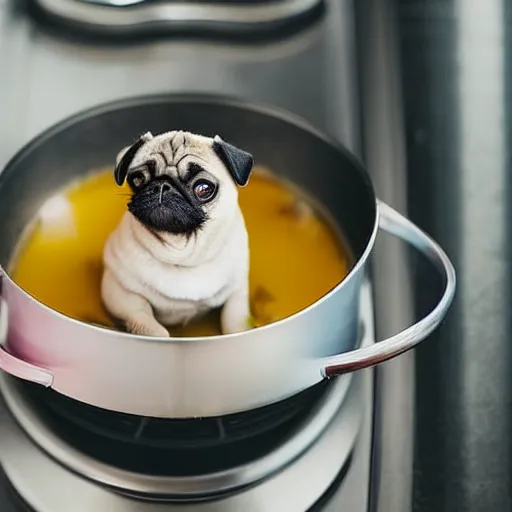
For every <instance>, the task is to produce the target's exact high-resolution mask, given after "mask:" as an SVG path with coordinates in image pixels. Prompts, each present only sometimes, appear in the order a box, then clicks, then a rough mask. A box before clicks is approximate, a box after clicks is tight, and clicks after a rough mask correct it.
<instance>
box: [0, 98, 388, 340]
mask: <svg viewBox="0 0 512 512" xmlns="http://www.w3.org/2000/svg"><path fill="white" fill-rule="evenodd" d="M161 102H166V103H186V102H190V103H192V102H195V103H209V104H210V105H219V106H227V107H234V108H238V109H243V110H246V111H251V112H254V113H258V114H264V115H266V116H269V117H273V118H275V119H279V120H281V121H284V122H286V123H288V124H291V125H294V126H295V127H297V128H299V129H301V130H303V131H306V132H308V133H309V134H310V135H312V136H314V137H316V138H317V139H320V140H322V141H323V142H325V143H326V144H329V145H330V146H331V147H333V148H334V149H336V150H337V151H338V152H340V153H341V154H342V155H343V156H344V157H345V158H347V159H348V160H349V161H350V163H351V164H352V165H353V166H354V168H355V169H356V170H357V171H358V172H359V174H360V176H361V179H363V180H364V181H365V183H366V186H367V187H368V189H369V191H370V192H371V194H372V196H373V198H374V205H375V219H374V223H373V229H372V233H371V235H370V237H369V239H368V242H367V243H366V247H365V249H364V251H363V253H362V254H361V256H360V257H359V258H358V259H357V261H356V262H355V264H354V265H353V266H352V268H351V269H350V271H349V272H348V274H347V275H346V276H345V277H344V278H343V279H342V280H341V281H340V282H339V283H338V284H337V285H336V286H334V287H333V288H331V289H330V290H329V291H328V292H326V293H325V294H324V295H322V296H321V297H320V298H319V299H317V300H316V301H315V302H313V303H312V304H310V305H309V306H307V307H305V308H303V309H301V310H300V311H297V312H296V313H294V314H292V315H290V316H287V317H286V318H283V319H281V320H278V321H276V322H272V323H269V324H266V325H262V326H260V327H255V328H252V329H250V330H248V331H242V332H237V333H232V334H217V335H214V336H193V337H192V336H191V337H172V336H171V337H166V338H161V337H156V336H147V335H136V334H131V333H128V332H124V331H119V330H112V329H109V328H106V327H101V326H98V325H94V324H88V323H87V322H82V321H81V320H78V319H76V318H73V317H71V316H68V315H65V314H64V313H61V312H59V311H57V310H56V309H53V308H51V307H50V306H47V305H46V304H44V302H41V301H40V300H38V299H37V298H36V297H34V296H33V295H31V294H30V293H28V292H27V291H25V290H24V289H23V288H22V287H21V286H19V285H18V284H16V282H15V281H14V280H13V279H12V278H11V277H10V276H9V274H8V273H7V271H6V270H5V269H4V268H2V266H1V265H0V283H1V279H2V277H4V278H5V279H7V281H8V282H9V284H10V285H11V286H13V287H14V288H16V289H17V290H18V291H19V292H21V293H22V294H23V295H24V296H25V297H26V298H27V299H29V300H31V301H32V302H35V303H36V304H37V305H38V306H39V307H41V308H42V309H43V310H45V311H47V312H48V313H51V314H53V315H55V316H57V317H59V318H61V319H62V320H65V321H67V322H70V323H74V324H76V325H78V326H80V327H83V328H89V329H92V330H93V331H96V332H98V333H101V334H104V335H107V336H112V335H116V336H118V337H120V338H126V339H127V340H132V341H135V340H137V341H147V342H153V343H190V342H203V341H211V342H214V341H219V340H226V339H240V338H242V337H244V336H247V335H248V334H250V333H254V332H258V333H259V332H264V331H267V330H269V329H272V328H276V327H278V326H281V325H284V324H286V323H289V322H291V321H293V320H294V319H296V318H298V317H300V316H303V315H305V314H306V313H308V312H309V311H311V310H313V309H314V308H316V307H317V306H319V305H320V304H322V303H323V302H326V301H327V300H329V299H330V298H331V297H332V296H333V295H334V294H335V293H337V292H338V291H339V290H341V289H342V288H343V287H347V286H348V283H349V282H350V281H352V280H353V279H354V276H355V275H356V274H358V273H359V271H360V269H361V268H362V267H363V266H364V265H365V263H366V261H367V259H368V257H369V255H370V253H371V251H372V249H373V246H374V244H375V239H376V237H377V232H378V230H379V202H378V199H377V197H376V195H375V189H374V187H373V183H372V181H371V179H370V176H369V175H368V173H367V171H366V169H365V168H364V166H363V165H362V163H361V161H360V160H359V159H358V158H357V157H356V156H355V155H354V154H353V153H351V152H350V151H349V150H348V149H346V148H345V147H344V146H342V145H341V143H339V142H338V141H337V140H336V139H334V138H333V137H331V136H330V135H328V134H326V133H324V132H323V131H322V130H320V129H318V128H316V127H315V126H314V125H312V124H311V123H310V122H309V121H307V120H306V119H304V118H303V117H302V116H299V115H297V114H294V113H293V112H290V111H288V110H286V109H283V108H280V107H275V106H273V105H270V104H267V103H263V102H253V101H248V100H244V99H240V98H237V97H234V96H227V95H220V94H203V93H159V94H148V95H142V96H131V97H127V98H123V99H119V100H113V101H108V102H104V103H100V104H98V105H96V106H93V107H90V108H87V109H83V110H80V111H79V112H76V113H75V114H72V115H70V116H68V117H66V118H64V119H62V120H61V121H58V122H57V123H54V124H52V125H51V126H49V127H48V128H46V129H45V130H43V131H42V132H40V133H39V134H38V135H36V136H34V137H33V138H32V139H30V140H29V141H28V142H26V143H25V144H24V145H23V146H22V147H21V148H20V149H18V151H17V152H16V153H15V154H14V155H13V156H12V157H11V158H10V159H9V160H8V161H7V163H6V164H5V166H4V167H3V169H2V170H0V189H1V185H2V182H3V181H4V180H5V179H6V177H8V176H9V175H10V173H11V172H12V171H13V169H15V167H16V165H18V162H19V161H20V160H22V159H23V158H24V157H25V154H26V153H27V152H30V151H34V150H35V149H37V148H38V147H40V146H41V145H43V144H44V143H46V142H47V141H48V139H50V138H51V137H53V136H55V135H58V134H59V133H61V132H62V131H64V130H65V129H66V128H68V127H72V126H74V125H76V124H77V123H79V122H82V121H86V120H88V119H91V118H94V117H97V116H100V115H103V114H107V113H112V112H115V111H117V110H121V109H123V108H128V107H138V106H141V107H142V106H145V105H151V104H158V103H161ZM341 228H343V227H342V226H341ZM0 294H1V287H0Z"/></svg>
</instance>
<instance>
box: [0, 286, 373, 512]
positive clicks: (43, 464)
mask: <svg viewBox="0 0 512 512" xmlns="http://www.w3.org/2000/svg"><path fill="white" fill-rule="evenodd" d="M362 301H363V304H362V308H361V314H362V321H363V323H364V325H365V329H364V333H365V335H364V340H363V342H362V343H363V345H365V346H366V345H368V344H371V343H373V342H374V330H373V309H372V301H371V289H370V287H369V286H365V287H364V291H363V293H362ZM372 381H373V375H372V372H371V370H365V371H361V372H358V373H356V374H354V375H353V376H352V377H351V380H350V385H349V386H347V387H346V386H345V383H346V384H348V383H349V382H348V380H347V381H345V383H342V382H341V381H340V383H338V384H336V387H337V389H336V390H334V394H333V395H332V398H333V399H332V400H331V399H329V400H327V401H326V403H325V404H324V405H325V406H326V407H327V408H328V409H329V408H331V407H336V406H337V407H336V411H335V414H334V417H332V416H333V415H332V411H326V413H327V414H328V415H329V416H331V418H332V419H331V421H330V422H329V423H328V425H327V426H326V428H324V429H323V431H321V432H317V434H319V437H318V438H317V440H316V442H314V443H313V444H312V445H311V446H310V448H309V449H308V450H307V451H305V452H304V453H303V454H302V456H301V457H298V458H296V460H294V461H292V462H291V463H290V464H288V465H287V466H286V467H285V468H284V469H282V470H281V471H280V472H279V473H277V474H275V475H274V476H273V477H272V478H268V479H265V480H263V481H261V482H260V483H259V484H257V485H255V486H253V487H250V488H248V489H246V490H243V491H241V492H239V493H236V494H234V495H231V496H227V497H221V498H219V499H217V500H213V501H208V502H201V503H194V504H187V505H186V507H184V505H182V504H172V503H168V504H163V503H159V504H155V503H151V502H144V501H140V500H134V499H130V498H128V497H126V496H122V495H119V494H115V493H114V492H112V491H111V490H107V489H105V488H104V487H102V486H100V485H98V484H97V483H94V482H92V481H91V480H95V479H97V476H98V469H99V465H98V464H95V461H92V460H89V461H87V464H86V465H85V466H82V467H77V465H76V464H72V467H73V469H75V470H77V469H78V470H79V473H75V472H71V471H68V470H67V469H65V467H63V466H61V465H59V464H58V463H56V462H55V459H54V457H56V459H57V460H59V461H62V454H64V455H65V457H66V458H67V459H68V460H67V461H64V462H65V463H64V466H66V465H68V463H69V460H70V458H74V457H75V458H76V457H78V458H81V459H82V461H83V460H85V459H86V458H85V457H83V456H80V455H79V454H78V453H75V451H74V449H73V447H71V446H67V447H65V446H64V445H63V443H62V441H59V440H58V439H56V438H54V436H53V435H52V433H51V431H50V430H49V429H48V428H47V427H45V426H44V425H41V424H40V420H39V419H38V417H37V413H35V411H33V410H31V408H30V407H28V406H27V404H26V402H25V400H24V398H23V395H22V394H20V393H19V392H18V391H17V388H16V386H15V385H13V381H12V378H9V377H3V378H2V380H1V383H0V388H1V390H2V393H3V396H4V397H5V399H6V401H7V404H8V405H9V407H11V406H12V407H13V408H12V409H11V410H12V413H13V415H14V417H15V418H16V419H17V420H18V421H20V423H19V424H18V423H16V421H14V419H13V417H11V416H10V415H9V414H8V413H6V412H5V411H4V412H3V413H2V415H0V464H1V465H2V467H3V469H4V471H5V472H6V474H7V476H8V477H9V479H10V480H11V482H12V483H13V484H14V486H15V488H16V489H17V490H18V492H19V493H20V494H21V495H22V496H23V497H24V499H25V500H26V501H27V502H28V504H29V505H31V506H32V507H33V508H34V509H35V510H36V511H37V512H60V511H61V510H62V511H68V510H73V511H76V512H82V511H84V512H85V511H87V512H89V511H90V510H102V511H103V510H108V511H109V512H117V511H118V510H122V511H123V512H124V511H126V512H130V511H137V512H154V511H156V510H162V511H164V510H165V511H167V510H169V511H172V510H182V509H183V508H186V509H187V510H193V511H197V512H203V511H205V512H206V511H208V512H214V511H222V512H228V511H231V510H233V511H237V512H238V511H240V510H244V511H245V510H247V511H251V512H268V511H269V510H282V511H283V512H299V511H300V512H302V511H304V510H308V508H309V507H311V506H312V505H313V504H314V503H315V502H316V501H317V500H318V498H319V497H320V496H322V494H323V493H324V492H325V491H326V490H327V489H328V487H329V485H330V484H331V482H333V480H334V479H335V478H336V475H337V474H338V473H339V472H340V470H341V469H342V468H343V466H344V464H345V463H347V461H348V460H349V458H350V457H352V458H354V459H359V460H356V462H354V463H353V464H354V465H357V468H356V469H357V471H356V475H355V476H357V477H358V478H359V479H361V480H360V481H357V479H356V481H353V484H354V487H353V488H352V489H351V490H350V492H349V493H342V494H343V496H340V497H339V500H343V501H342V502H344V503H346V504H352V505H357V507H359V508H357V509H350V510H351V511H352V510H365V508H366V502H367V499H368V487H367V476H368V472H369V451H370V425H371V410H372V408H371V403H372V400H371V396H372ZM340 399H341V404H340ZM27 434H28V438H27ZM29 438H30V439H29ZM33 441H35V443H34V442H33ZM59 443H60V445H61V446H56V445H59ZM39 447H41V448H42V449H43V451H41V450H40V449H39ZM56 448H57V450H56ZM46 450H47V451H48V453H49V455H50V456H48V455H47V454H46V453H44V451H46ZM59 452H62V453H59ZM359 452H360V453H359ZM280 455H281V456H282V453H281V454H280ZM262 463H264V461H263V460H262V461H258V462H257V463H256V464H262ZM351 465H352V463H351ZM312 468H313V470H312ZM245 469H247V468H238V471H239V472H240V475H242V474H243V472H244V470H245ZM102 470H103V471H104V472H105V471H110V475H109V476H110V479H109V483H112V480H116V478H118V477H119V473H118V474H117V475H116V470H115V469H114V468H103V469H102ZM78 475H82V476H83V477H85V478H82V476H78ZM127 477H128V478H127ZM206 478H209V476H206V475H205V479H206ZM123 479H125V480H124V484H123V486H124V487H126V486H127V485H133V484H135V485H136V486H137V487H138V490H142V491H143V492H145V493H150V492H151V491H153V490H154V489H155V480H156V479H154V478H150V477H144V476H143V475H135V474H133V475H124V476H123ZM352 480H354V477H352ZM304 482H307V485H300V483H304ZM365 482H366V484H365ZM168 483H169V484H170V482H168ZM183 483H184V484H185V481H184V482H183ZM298 484H299V485H298ZM343 485H344V482H342V484H341V486H343ZM171 486H172V484H170V485H169V488H168V489H170V488H171ZM158 487H159V491H165V486H164V483H163V482H160V485H158ZM193 488H194V483H193V482H192V481H190V482H189V485H188V489H187V490H188V491H190V490H192V489H193ZM57 489H61V491H60V492H57ZM63 490H64V492H63ZM342 502H340V501H337V505H336V507H334V504H333V502H331V505H330V506H332V507H334V508H332V510H336V509H337V506H339V505H340V503H342ZM327 510H329V508H327ZM338 510H339V509H338Z"/></svg>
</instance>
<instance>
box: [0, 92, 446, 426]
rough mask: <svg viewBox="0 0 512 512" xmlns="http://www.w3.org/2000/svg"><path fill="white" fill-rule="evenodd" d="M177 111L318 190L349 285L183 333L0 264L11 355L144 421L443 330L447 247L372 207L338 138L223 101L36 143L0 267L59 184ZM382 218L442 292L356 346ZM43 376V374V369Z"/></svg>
mask: <svg viewBox="0 0 512 512" xmlns="http://www.w3.org/2000/svg"><path fill="white" fill-rule="evenodd" d="M171 119H172V123H174V125H177V126H179V127H180V128H183V129H187V130H189V131H192V132H195V133H205V134H208V133H213V132H214V131H215V132H217V133H221V134H222V136H223V138H225V139H226V140H229V141H232V142H233V143H235V144H236V145H238V147H243V148H247V149H248V150H249V151H250V152H251V153H252V154H253V155H254V156H255V159H256V161H257V162H259V164H260V165H263V166H264V167H267V168H269V169H272V170H275V172H276V173H278V174H279V175H281V176H284V177H286V178H287V179H290V180H292V181H293V182H294V183H295V184H297V185H298V186H299V187H301V188H302V189H303V190H305V191H307V192H309V193H310V194H311V195H312V197H314V198H315V199H316V200H317V201H319V202H320V204H321V205H322V207H323V208H325V209H326V211H327V212H328V213H329V216H330V217H331V218H332V219H333V220H334V222H335V223H336V224H337V225H338V226H341V227H342V229H343V231H344V234H345V235H346V237H347V240H348V243H349V245H350V246H351V249H352V251H353V253H354V255H355V258H356V261H355V264H354V265H353V267H352V268H351V270H350V272H349V274H348V275H347V276H346V277H345V278H344V279H343V281H342V282H341V283H340V284H338V285H337V286H336V287H335V288H333V289H332V290H331V291H329V292H328V293H326V294H325V295H324V296H323V297H321V298H320V299H319V300H317V301H316V302H315V303H314V304H312V305H311V306H308V307H307V308H305V309H303V310H302V311H300V312H298V313H296V314H294V315H291V316H289V317H287V318H285V319H283V320H279V321H277V322H273V323H272V324H269V325H265V326H263V327H259V328H256V329H251V330H249V331H246V332H242V333H236V334H231V335H222V336H209V337H206V338H201V337H194V338H187V340H186V342H184V340H183V339H182V338H153V337H149V336H140V335H139V336H134V335H130V334H127V333H124V332H119V331H114V330H111V329H105V328H101V327H95V326H92V325H88V324H86V323H83V322H79V321H77V320H75V319H72V318H69V317H67V316H65V315H63V314H61V313H58V312H56V311H54V310H52V309H51V308H49V307H48V306H46V305H44V304H42V303H40V302H39V301H37V300H36V299H35V298H33V297H31V296H30V295H29V294H28V293H27V292H25V291H24V290H23V289H21V288H20V287H18V286H17V285H16V284H15V282H14V281H13V280H12V279H11V278H10V277H9V275H8V273H6V272H4V282H3V290H2V295H3V296H4V298H5V303H6V304H7V306H8V307H7V311H8V336H7V343H6V347H5V351H6V352H9V353H10V354H11V355H12V356H16V357H17V358H18V359H19V360H21V361H26V362H28V363H31V364H32V365H35V366H37V367H39V368H41V369H42V370H47V371H49V372H50V373H51V374H52V376H53V378H52V380H51V383H50V385H51V387H52V388H53V389H55V390H56V391H58V392H60V393H62V394H64V395H66V396H69V397H72V398H75V399H78V400H80V401H83V402H86V403H88V404H91V405H96V406H98V407H102V408H104V409H110V410H113V411H120V412H127V413H132V414H139V415H142V416H156V417H196V416H217V415H223V414H229V413H233V412H238V411H243V410H248V409H251V408H255V407H259V406H262V405H266V404H269V403H273V402H276V401H278V400H281V399H284V398H287V397H289V396H291V395H292V394H294V393H297V392H299V391H302V390H303V389H305V388H307V387H309V386H311V385H313V384H315V383H317V382H319V381H320V380H321V379H322V378H324V377H325V376H334V375H336V374H339V373H344V372H347V371H353V370H357V369H361V368H364V367H368V366H370V365H375V364H379V363H381V362H383V361H386V360H388V359H391V358H393V357H396V356H397V355H401V354H402V353H403V352H405V351H406V350H409V349H410V348H412V347H414V346H416V345H417V344H418V343H419V342H420V341H422V340H423V339H424V338H425V337H426V336H427V335H428V334H430V333H431V332H432V331H433V330H434V329H435V328H436V327H437V326H438V325H439V323H440V322H441V320H442V319H443V318H444V316H445V315H446V313H447V311H448V308H449V306H450V303H451V301H452V299H453V294H454V291H455V271H454V269H453V267H452V265H451V263H450V261H449V259H448V258H447V256H446V255H445V254H444V252H443V250H442V249H441V248H440V247H439V246H438V245H437V244H436V243H435V242H434V241H433V240H432V239H431V238H429V237H428V236H427V235H426V234H424V233H423V232H422V231H421V230H419V229H418V228H417V227H416V226H414V225H413V224H412V223H410V222H409V221H407V219H405V218H404V217H402V216H401V215H400V214H398V213H397V212H396V211H394V210H393V209H392V208H391V207H389V206H387V205H385V204H383V203H378V205H377V204H376V200H375V197H374V195H373V190H372V187H371V184H370V183H369V181H368V178H367V176H366V175H365V174H364V172H362V171H361V169H360V168H359V166H358V165H357V163H356V162H355V161H354V159H353V158H352V157H351V156H350V155H348V154H346V153H345V152H344V150H343V148H341V147H338V146H337V144H336V143H335V142H333V141H330V140H329V139H328V138H326V137H325V136H323V135H322V134H321V133H319V132H318V131H316V130H315V129H314V128H313V127H311V126H308V125H307V124H306V123H305V122H304V121H303V120H300V119H295V118H294V117H292V116H290V115H289V114H285V113H280V112H277V111H275V110H271V109H268V108H266V107H261V106H258V105H252V104H249V103H245V102H240V101H236V102H235V101H233V100H226V99H223V98H218V99H217V98H211V97H204V96H195V95H189V96H182V95H175V96H152V97H144V98H138V99H133V100H128V101H122V102H114V103H111V104H108V105H105V106H102V107H99V108H98V109H93V110H90V111H88V112H86V113H83V114H79V115H78V116H76V117H73V118H71V119H68V120H66V121H64V122H63V123H61V124H59V125H58V126H56V127H54V128H52V129H50V130H49V131H48V132H46V133H44V134H43V135H42V136H41V137H40V138H36V139H35V140H34V141H33V142H32V143H31V144H29V145H28V146H27V147H25V148H23V149H22V150H21V152H20V153H18V154H17V155H16V156H15V157H14V158H13V160H11V162H9V164H8V165H7V166H6V168H5V169H4V171H3V173H2V175H1V179H0V195H1V196H2V197H3V199H2V200H0V217H2V216H4V215H7V214H8V215H10V217H11V222H10V223H9V224H8V225H1V226H0V228H1V229H0V233H1V234H2V238H3V240H4V246H3V248H2V250H1V251H0V263H1V264H3V265H4V266H5V267H7V265H8V262H9V261H10V258H12V255H13V254H14V252H15V248H16V245H17V242H18V239H19V237H20V236H21V233H22V232H23V230H24V229H25V226H26V224H27V223H28V222H29V220H31V218H32V217H33V216H34V215H36V214H37V211H38V206H39V205H41V204H43V203H44V202H45V201H47V200H48V198H49V197H51V196H52V195H53V194H54V193H55V192H54V191H55V189H56V188H60V187H62V186H64V185H66V184H68V183H70V182H72V181H75V180H76V179H78V178H79V177H81V176H83V175H84V174H85V173H87V172H90V170H91V169H101V168H104V167H105V166H106V165H108V162H109V161H110V159H111V158H112V156H111V155H114V154H116V152H117V150H118V148H119V147H122V146H123V141H124V140H130V139H131V138H132V137H133V133H141V132H143V131H146V130H148V129H150V130H151V131H152V132H160V131H164V130H166V129H169V122H170V120H171ZM274 138H279V140H280V143H279V145H278V146H276V145H273V144H272V142H271V141H272V140H273V139H274ZM315 166H317V171H316V173H315V175H312V174H311V168H313V167H315ZM320 171H321V173H320ZM43 176H44V179H41V178H42V177H43ZM19 183H24V186H23V187H20V186H19ZM377 206H378V209H377ZM379 211H380V217H379ZM356 219H357V220H356ZM378 227H380V228H382V229H384V230H385V231H388V232H390V233H392V234H394V235H395V236H398V237H400V238H401V239H403V240H404V241H406V242H408V243H409V244H411V245H412V246H413V247H415V248H416V249H417V250H419V251H420V252H421V253H423V254H424V255H425V256H426V257H427V258H428V259H429V260H430V261H431V262H432V263H433V264H434V265H435V266H436V267H437V270H438V272H440V273H441V275H442V278H443V282H444V285H445V290H444V292H443V295H442V297H441V299H440V301H439V303H438V305H437V306H436V307H435V308H434V309H433V310H432V312H431V313H429V314H428V315H427V316H425V317H424V318H423V319H422V320H420V321H418V322H417V323H416V324H414V325H413V326H411V327H409V328H407V329H405V330H404V331H402V332H401V333H399V334H397V335H395V336H393V337H391V338H390V339H388V340H385V341H383V342H381V343H378V344H376V345H374V346H373V347H370V348H367V349H360V350H353V349H354V348H355V347H356V344H357V329H358V324H357V317H358V309H359V301H358V296H359V290H360V286H361V283H362V278H363V275H364V269H365V264H366V261H367V259H368V257H369V255H370V253H371V251H372V248H373V244H374V241H375V237H376V233H377V228H378ZM16 229H18V230H19V231H18V236H16V233H15V230H16ZM70 340H72V341H70ZM0 350H1V349H0ZM343 353H345V354H343ZM335 354H336V355H335ZM339 354H342V355H339ZM2 360H3V361H4V362H6V361H7V362H8V363H9V366H8V367H7V366H4V367H3V368H2V369H3V370H4V371H7V370H8V369H9V368H12V367H13V363H12V359H11V360H7V356H6V355H4V356H3V359H1V360H0V363H1V362H2ZM149 369H150V370H149ZM15 370H16V372H17V375H18V376H20V377H22V378H25V379H26V380H30V377H32V376H33V375H34V373H35V370H34V368H33V367H29V368H28V372H27V373H26V374H24V373H23V367H22V363H21V362H19V363H18V365H17V366H15ZM148 370H149V371H148ZM41 373H42V372H41ZM36 377H37V379H38V381H40V380H41V377H45V375H36ZM47 382H48V381H44V384H47Z"/></svg>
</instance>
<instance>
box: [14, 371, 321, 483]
mask: <svg viewBox="0 0 512 512" xmlns="http://www.w3.org/2000/svg"><path fill="white" fill-rule="evenodd" d="M20 387H21V388H22V390H23V394H24V395H25V396H26V398H27V399H28V401H29V403H30V405H31V407H33V408H34V409H36V410H37V412H38V414H39V415H40V417H41V418H42V419H43V421H44V422H45V423H46V424H48V425H49V426H50V427H51V429H52V430H53V431H54V432H55V433H56V434H57V435H58V436H59V437H60V438H62V439H63V440H64V441H65V442H67V443H69V444H70V445H71V446H73V447H74V448H76V449H77V450H79V451H81V452H82V453H84V454H86V455H88V456H91V457H93V458H94V459H96V460H99V461H101V462H104V463H106V464H108V465H111V466H114V467H119V468H121V469H124V470H128V471H134V472H137V473H144V474H149V475H158V476H190V475H201V474H205V473H211V472H214V471H222V470H225V469H228V468H232V467H235V466H238V465H241V464H245V463H247V462H250V461H252V460H254V459H256V458H259V457H261V456H263V455H265V454H267V453H269V452H271V451H272V450H273V449H275V448H276V447H277V446H279V445H280V444H281V443H282V442H283V441H284V440H285V439H287V437H289V436H290V435H291V434H292V432H293V431H294V430H296V429H297V428H298V427H299V426H300V425H301V423H302V422H303V421H304V420H305V419H306V418H307V416H308V415H309V414H310V412H311V409H312V408H313V407H314V405H315V404H317V403H318V402H319V401H321V399H322V397H323V396H324V395H325V394H326V392H327V391H328V389H330V387H331V385H330V384H329V383H328V382H327V381H324V382H321V383H319V384H317V385H316V386H314V387H312V388H310V389H307V390H305V391H303V392H301V393H299V394H297V395H295V396H292V397H290V398H288V399H286V400H283V401H281V402H278V403H275V404H272V405H268V406H265V407H260V408H258V409H253V410H251V411H247V412H242V413H237V414H230V415H226V416H222V417H214V418H197V419H162V418H149V417H141V416H136V415H130V414H124V413H119V412H112V411H108V410H104V409H99V408H97V407H93V406H90V405H87V404H83V403H81V402H77V401H75V400H73V399H70V398H67V397H65V396H63V395H60V394H59V393H56V392H55V391H52V390H50V389H46V388H43V387H41V386H38V385H36V384H31V383H27V382H20Z"/></svg>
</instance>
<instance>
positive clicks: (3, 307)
mask: <svg viewBox="0 0 512 512" xmlns="http://www.w3.org/2000/svg"><path fill="white" fill-rule="evenodd" d="M0 278H1V275H0ZM6 338H7V302H6V301H5V299H3V298H2V297H0V370H3V371H4V372H6V373H8V374H9V375H14V376H15V377H19V378H20V379H25V380H29V381H30V382H35V383H36V384H41V385H42V386H45V387H50V386H51V385H52V383H53V374H52V373H51V372H50V371H48V370H45V369H43V368H39V367H38V366H35V365H33V364H31V363H27V362H26V361H23V360H22V359H18V358H17V357H15V356H13V355H12V354H10V353H9V352H7V350H6V348H5V340H6Z"/></svg>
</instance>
